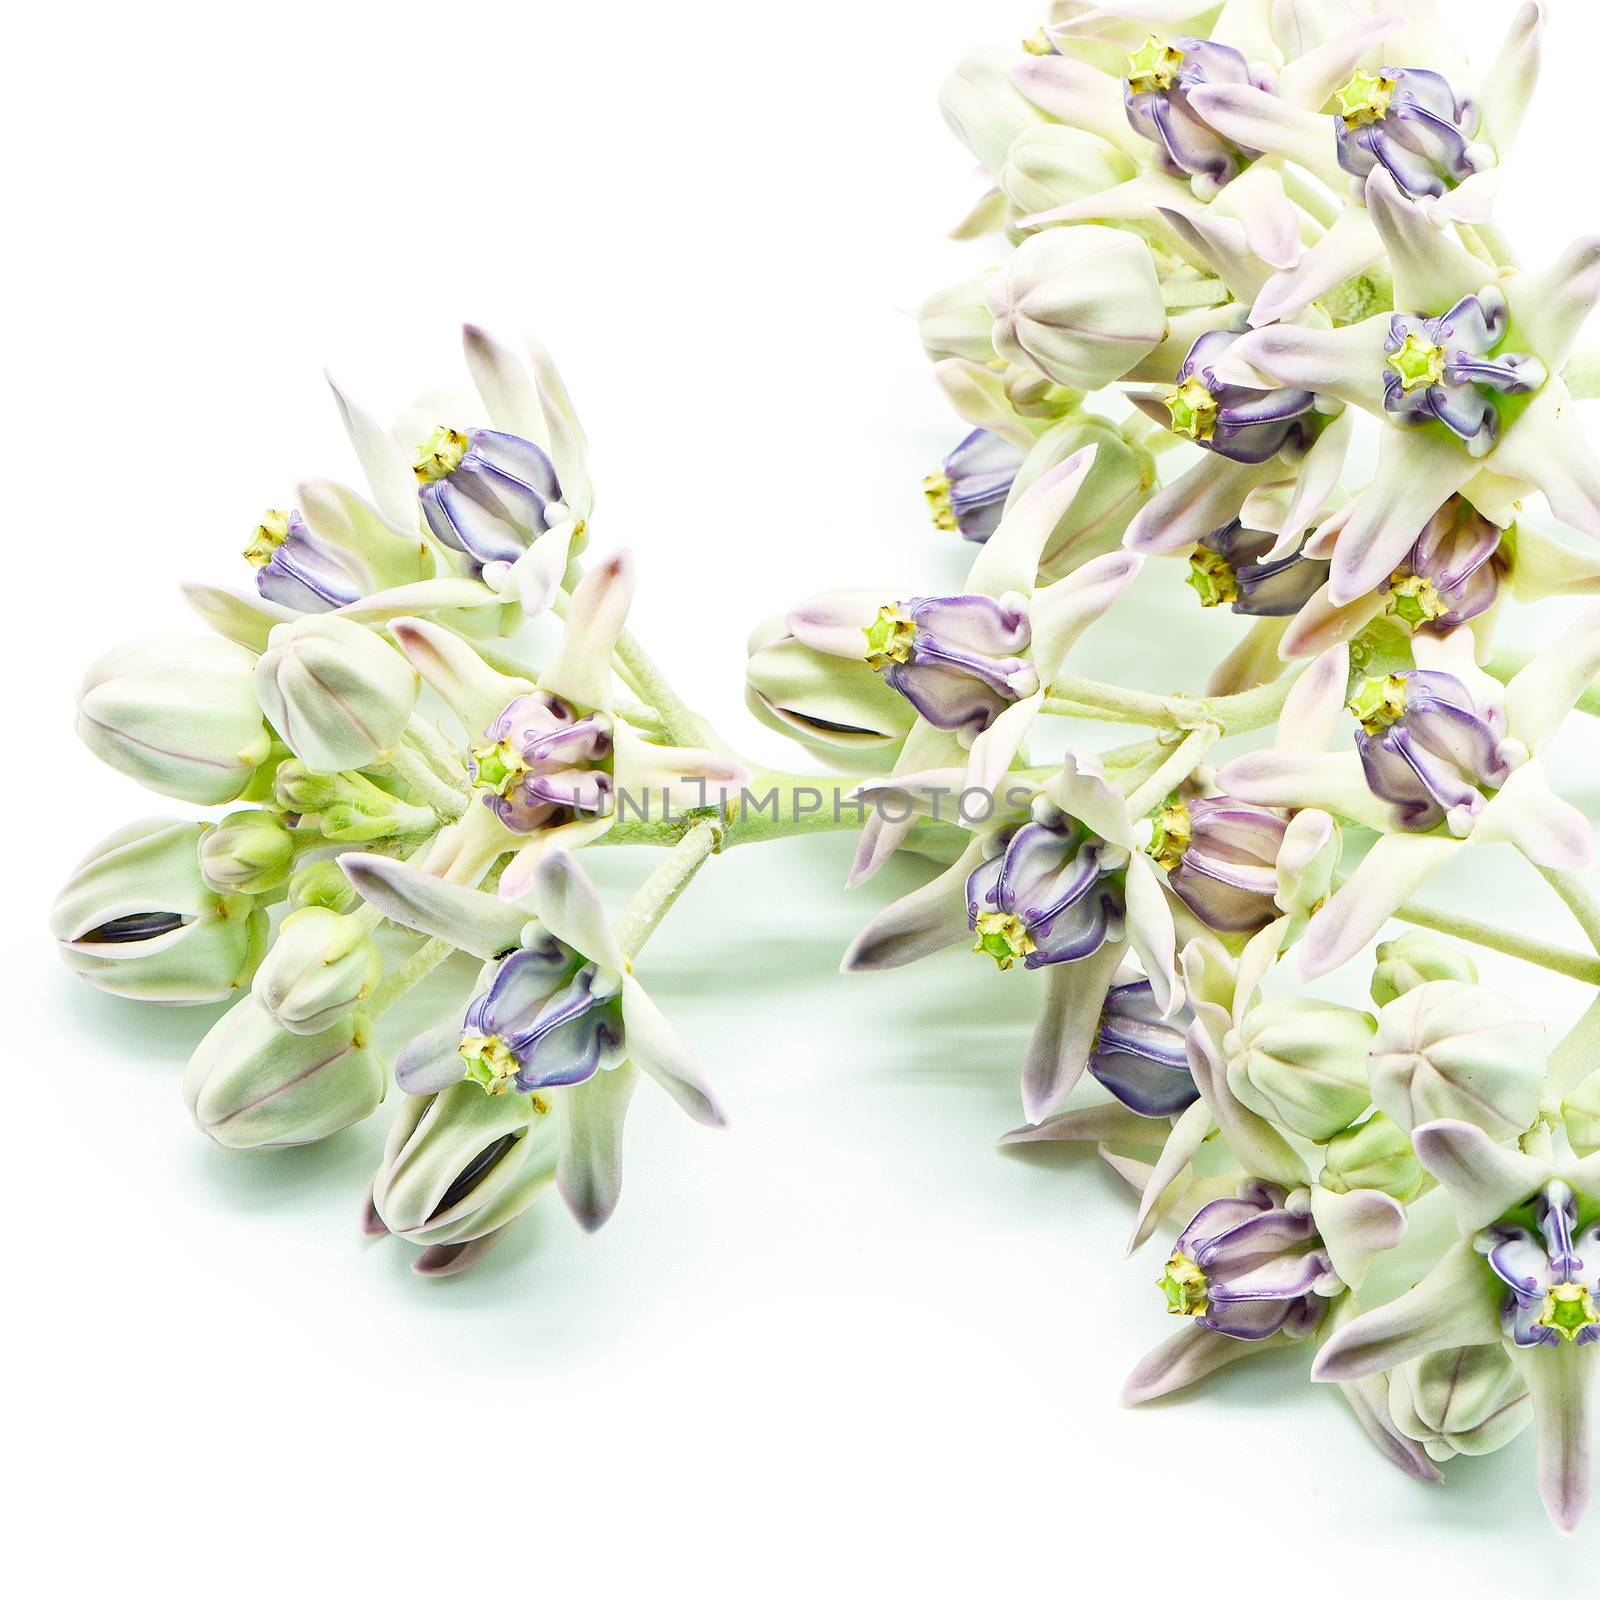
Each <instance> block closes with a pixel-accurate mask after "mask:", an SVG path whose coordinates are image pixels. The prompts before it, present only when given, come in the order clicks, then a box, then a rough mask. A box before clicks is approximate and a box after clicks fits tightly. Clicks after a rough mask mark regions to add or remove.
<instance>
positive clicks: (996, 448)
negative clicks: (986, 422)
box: [922, 428, 1027, 544]
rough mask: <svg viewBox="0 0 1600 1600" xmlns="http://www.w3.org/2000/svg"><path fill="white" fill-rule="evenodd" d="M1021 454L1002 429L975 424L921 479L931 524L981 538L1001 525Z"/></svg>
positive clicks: (976, 539) (965, 536)
mask: <svg viewBox="0 0 1600 1600" xmlns="http://www.w3.org/2000/svg"><path fill="white" fill-rule="evenodd" d="M1026 454H1027V453H1026V452H1025V451H1024V450H1022V449H1021V448H1019V447H1018V445H1016V444H1015V443H1014V442H1013V441H1012V440H1010V439H1007V438H1005V437H1004V436H1003V435H1001V434H998V433H990V432H988V431H987V430H986V429H983V428H974V429H973V431H972V432H971V433H969V434H968V435H967V436H966V438H964V439H963V440H962V441H961V443H960V444H958V445H957V446H956V447H955V449H954V450H952V451H951V452H950V454H949V455H947V456H946V457H945V458H944V464H943V465H942V467H941V468H940V470H939V471H938V472H935V473H932V474H930V475H929V477H928V478H927V479H926V480H925V481H924V483H923V485H922V489H923V493H924V494H925V495H926V496H927V498H928V506H929V509H930V511H931V513H932V515H933V523H934V526H935V527H936V528H940V529H943V530H945V531H946V532H952V533H954V532H959V533H960V535H961V537H962V538H963V539H970V540H971V541H972V542H973V543H974V544H982V543H983V542H984V541H985V540H986V539H987V538H988V537H989V535H990V534H992V533H993V532H994V530H995V529H996V528H998V527H999V526H1000V518H1001V516H1002V515H1003V514H1004V513H1005V508H1006V499H1007V497H1008V496H1009V495H1010V493H1011V486H1012V485H1013V484H1014V483H1015V482H1016V481H1017V473H1018V472H1019V471H1020V470H1021V468H1022V463H1023V461H1024V460H1025V459H1026Z"/></svg>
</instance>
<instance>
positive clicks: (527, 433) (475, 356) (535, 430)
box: [461, 322, 550, 450]
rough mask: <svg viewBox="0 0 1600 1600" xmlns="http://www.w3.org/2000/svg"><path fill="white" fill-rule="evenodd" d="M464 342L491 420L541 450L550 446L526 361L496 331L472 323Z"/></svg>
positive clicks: (463, 333) (463, 332) (464, 332)
mask: <svg viewBox="0 0 1600 1600" xmlns="http://www.w3.org/2000/svg"><path fill="white" fill-rule="evenodd" d="M461 343H462V347H463V348H464V350H465V352H466V357H467V371H468V372H470V373H471V374H472V386H473V388H474V389H476V390H477V391H478V398H479V399H480V400H482V401H483V406H484V410H485V411H486V412H487V413H488V415H489V421H490V422H491V423H492V424H493V425H494V426H495V427H496V428H498V429H499V430H500V431H501V432H502V433H513V434H515V435H516V436H517V437H518V438H519V439H526V440H527V441H528V442H529V443H530V444H536V445H538V446H539V448H540V449H541V450H544V449H547V448H548V446H549V442H550V441H549V438H548V436H547V434H546V433H545V426H544V413H543V412H542V411H541V410H540V407H539V396H538V394H537V393H536V392H535V390H534V387H533V385H532V384H531V383H530V382H529V381H528V373H527V369H526V368H525V367H524V366H523V364H522V362H521V361H520V360H519V359H518V358H517V356H516V355H515V354H514V353H513V352H512V351H510V350H509V349H507V348H506V346H505V345H503V344H501V343H500V341H499V340H498V339H496V338H495V337H494V335H493V334H491V333H489V332H488V331H487V330H486V329H483V328H480V327H477V326H475V325H474V324H473V323H470V322H469V323H468V324H467V325H466V326H465V327H464V328H463V329H462V330H461Z"/></svg>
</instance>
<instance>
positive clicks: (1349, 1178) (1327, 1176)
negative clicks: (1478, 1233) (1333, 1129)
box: [1317, 1111, 1423, 1204]
mask: <svg viewBox="0 0 1600 1600" xmlns="http://www.w3.org/2000/svg"><path fill="white" fill-rule="evenodd" d="M1322 1157H1323V1162H1324V1165H1323V1168H1322V1174H1321V1176H1320V1177H1319V1178H1318V1179H1317V1181H1318V1182H1319V1183H1320V1184H1321V1185H1322V1187H1323V1188H1324V1189H1331V1190H1333V1192H1334V1193H1335V1194H1347V1193H1349V1191H1350V1190H1352V1189H1379V1190H1381V1191H1382V1192H1383V1193H1384V1194H1388V1195H1393V1196H1394V1198H1395V1199H1396V1200H1399V1201H1401V1202H1402V1203H1405V1204H1409V1203H1410V1202H1411V1201H1413V1200H1415V1199H1416V1198H1417V1196H1418V1195H1419V1194H1421V1193H1422V1180H1423V1173H1422V1163H1421V1162H1420V1161H1418V1160H1417V1155H1416V1152H1415V1151H1414V1150H1413V1149H1412V1148H1411V1140H1410V1138H1409V1137H1408V1136H1407V1134H1406V1131H1405V1129H1404V1128H1402V1127H1399V1126H1398V1125H1397V1124H1395V1123H1394V1122H1391V1121H1390V1120H1389V1118H1388V1117H1386V1116H1384V1114H1383V1113H1382V1112H1381V1111H1374V1112H1373V1113H1372V1115H1371V1116H1370V1117H1368V1118H1367V1119H1366V1121H1364V1122H1358V1123H1357V1124H1356V1125H1355V1126H1354V1127H1353V1128H1346V1129H1345V1130H1344V1132H1343V1133H1336V1134H1335V1135H1334V1136H1333V1137H1332V1138H1331V1139H1330V1140H1328V1142H1327V1144H1326V1145H1324V1146H1323V1150H1322Z"/></svg>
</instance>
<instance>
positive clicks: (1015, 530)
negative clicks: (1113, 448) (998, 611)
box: [967, 445, 1096, 599]
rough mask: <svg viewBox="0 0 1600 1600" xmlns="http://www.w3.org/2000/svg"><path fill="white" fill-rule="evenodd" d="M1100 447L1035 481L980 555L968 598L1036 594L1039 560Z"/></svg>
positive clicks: (1088, 448) (969, 579) (1079, 452)
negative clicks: (970, 596)
mask: <svg viewBox="0 0 1600 1600" xmlns="http://www.w3.org/2000/svg"><path fill="white" fill-rule="evenodd" d="M1095 450H1096V446H1094V445H1087V446H1085V448H1083V449H1082V450H1076V451H1074V452H1073V453H1072V454H1071V455H1070V456H1068V457H1067V459H1066V460H1065V461H1063V462H1062V463H1061V464H1060V465H1059V466H1056V467H1052V468H1051V469H1050V471H1048V472H1047V473H1045V474H1044V475H1043V476H1042V477H1041V478H1038V479H1037V480H1035V482H1034V483H1033V484H1031V485H1030V486H1029V488H1028V491H1027V492H1026V493H1025V494H1023V495H1022V496H1021V497H1020V498H1019V499H1018V500H1017V501H1016V503H1015V504H1014V505H1012V506H1011V507H1009V509H1008V510H1007V511H1006V514H1005V516H1004V517H1002V518H1001V520H1000V525H999V527H997V528H996V529H995V530H994V532H993V533H992V534H991V535H990V536H989V539H988V541H987V543H985V544H984V545H983V546H982V547H981V548H980V549H979V551H978V555H977V559H976V560H975V561H974V562H973V563H972V570H971V572H970V573H969V574H968V576H967V593H968V594H986V595H988V596H990V597H991V598H992V599H999V598H1000V596H1001V595H1004V594H1011V593H1018V594H1028V593H1031V592H1032V589H1033V585H1034V582H1035V580H1036V579H1037V577H1038V573H1039V559H1040V557H1041V556H1043V554H1044V547H1045V545H1046V544H1048V543H1049V541H1050V536H1051V535H1052V534H1053V533H1054V532H1055V531H1056V528H1057V526H1058V525H1059V524H1060V522H1061V519H1062V518H1063V517H1064V516H1066V514H1067V513H1068V512H1069V511H1070V510H1071V509H1072V502H1073V499H1074V497H1075V496H1076V495H1077V493H1078V490H1079V488H1080V487H1081V486H1082V484H1083V480H1084V479H1085V478H1086V477H1087V476H1088V474H1089V468H1090V467H1092V466H1093V465H1094V457H1095Z"/></svg>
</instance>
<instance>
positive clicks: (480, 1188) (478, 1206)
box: [367, 1083, 561, 1276]
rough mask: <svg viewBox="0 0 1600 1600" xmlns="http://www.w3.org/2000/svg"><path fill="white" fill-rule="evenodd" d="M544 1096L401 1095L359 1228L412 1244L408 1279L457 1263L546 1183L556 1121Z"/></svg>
mask: <svg viewBox="0 0 1600 1600" xmlns="http://www.w3.org/2000/svg"><path fill="white" fill-rule="evenodd" d="M554 1109H555V1108H554V1106H553V1103H552V1101H551V1099H550V1097H549V1096H548V1095H544V1094H517V1093H510V1094H499V1095H488V1094H485V1093H484V1092H483V1090H482V1089H481V1088H480V1087H479V1086H478V1085H477V1084H476V1083H459V1084H456V1085H455V1086H454V1087H452V1088H449V1089H444V1090H441V1091H440V1092H439V1093H437V1094H430V1095H407V1096H405V1097H404V1098H403V1099H402V1100H401V1103H400V1105H399V1107H398V1109H397V1111H396V1114H395V1119H394V1123H393V1125H392V1126H391V1127H390V1129H389V1137H388V1140H387V1141H386V1143H385V1145H384V1151H383V1160H382V1162H381V1163H380V1165H379V1167H378V1170H377V1173H376V1174H375V1176H374V1178H373V1182H372V1194H371V1201H370V1210H369V1218H368V1223H367V1227H368V1231H369V1232H375V1233H382V1232H385V1231H387V1232H389V1233H392V1234H394V1235H395V1236H396V1237H398V1238H401V1239H404V1240H406V1241H407V1242H408V1243H410V1244H415V1245H420V1246H421V1247H422V1251H423V1253H422V1255H421V1256H420V1257H419V1258H418V1259H417V1261H416V1263H415V1268H416V1270H417V1271H418V1272H422V1273H426V1274H428V1275H430V1276H442V1275H444V1274H447V1273H450V1272H458V1271H460V1270H461V1269H462V1268H463V1267H465V1266H467V1265H468V1264H469V1263H470V1262H471V1261H472V1260H473V1259H475V1258H476V1256H477V1255H479V1254H481V1252H482V1250H483V1249H484V1248H486V1247H487V1245H488V1244H489V1243H490V1242H491V1241H492V1240H493V1239H494V1238H495V1237H496V1236H497V1235H498V1234H499V1233H500V1231H501V1230H502V1229H504V1228H505V1227H506V1226H507V1225H508V1224H510V1223H512V1222H514V1221H515V1220H516V1219H517V1218H518V1217H519V1216H521V1215H522V1213H523V1212H524V1211H526V1210H527V1209H528V1207H529V1206H531V1205H532V1204H533V1203H534V1201H535V1200H537V1199H538V1198H539V1196H540V1195H542V1194H543V1193H544V1192H545V1190H546V1189H548V1188H550V1187H551V1185H552V1184H553V1183H554V1182H555V1176H556V1164H557V1160H558V1157H559V1154H560V1145H561V1133H560V1121H561V1119H560V1117H559V1116H558V1115H555V1114H553V1112H554Z"/></svg>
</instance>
